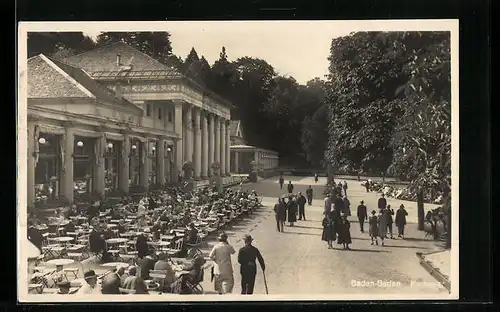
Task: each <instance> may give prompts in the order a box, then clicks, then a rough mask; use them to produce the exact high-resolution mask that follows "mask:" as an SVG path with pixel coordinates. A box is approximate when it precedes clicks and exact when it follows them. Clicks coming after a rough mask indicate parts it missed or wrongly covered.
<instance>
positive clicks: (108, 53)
mask: <svg viewBox="0 0 500 312" xmlns="http://www.w3.org/2000/svg"><path fill="white" fill-rule="evenodd" d="M118 55H120V63H121V65H124V66H131V68H130V71H137V72H142V71H159V70H160V71H167V72H171V73H172V74H179V73H178V72H177V70H176V69H174V68H172V67H169V66H167V65H165V64H163V63H161V62H160V61H158V60H156V59H154V58H152V57H151V56H149V55H147V54H145V53H143V52H141V51H139V50H138V49H136V48H134V47H132V46H130V45H128V44H126V43H122V42H117V43H112V44H108V45H105V46H102V47H100V48H96V49H94V50H91V51H87V52H83V53H80V54H77V55H73V56H70V57H67V58H65V59H63V61H64V62H65V63H67V64H70V65H73V66H75V67H79V68H83V69H84V70H85V71H86V72H88V73H89V75H91V76H93V75H94V73H96V72H120V71H123V66H119V65H118V64H117V56H118Z"/></svg>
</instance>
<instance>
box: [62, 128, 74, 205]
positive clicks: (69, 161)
mask: <svg viewBox="0 0 500 312" xmlns="http://www.w3.org/2000/svg"><path fill="white" fill-rule="evenodd" d="M62 140H64V143H63V144H64V165H63V168H61V169H63V170H64V174H63V178H62V186H63V192H64V193H63V194H64V197H65V198H66V199H67V200H68V201H69V202H70V204H71V203H73V152H74V145H75V135H74V133H73V128H71V127H66V135H65V136H63V137H62Z"/></svg>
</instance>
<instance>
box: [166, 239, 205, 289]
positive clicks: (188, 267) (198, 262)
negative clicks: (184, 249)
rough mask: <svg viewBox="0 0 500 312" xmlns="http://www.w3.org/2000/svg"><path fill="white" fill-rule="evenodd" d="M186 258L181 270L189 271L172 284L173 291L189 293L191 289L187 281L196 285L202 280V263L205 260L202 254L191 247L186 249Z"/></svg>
mask: <svg viewBox="0 0 500 312" xmlns="http://www.w3.org/2000/svg"><path fill="white" fill-rule="evenodd" d="M186 259H190V260H188V261H187V262H186V263H184V264H183V266H182V270H183V271H189V273H188V274H183V275H181V277H180V278H179V279H178V280H177V281H175V282H174V283H173V284H172V286H171V288H172V291H173V292H175V293H180V294H189V293H191V290H190V289H189V287H188V283H190V284H192V285H196V284H198V283H199V282H201V281H202V280H203V275H202V274H203V265H204V264H205V262H206V261H205V259H204V258H203V255H202V254H200V253H197V252H196V249H194V248H192V249H189V250H188V255H187V257H186Z"/></svg>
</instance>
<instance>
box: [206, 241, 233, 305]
mask: <svg viewBox="0 0 500 312" xmlns="http://www.w3.org/2000/svg"><path fill="white" fill-rule="evenodd" d="M235 253H236V251H235V250H234V248H233V246H231V245H230V244H229V243H228V241H227V234H226V233H221V234H219V243H218V244H216V245H215V246H214V247H213V249H212V251H211V252H210V255H209V257H210V259H212V260H213V261H214V267H213V270H214V275H215V278H214V289H215V291H217V292H218V293H219V294H221V295H222V294H230V293H231V292H232V291H233V286H234V276H233V264H232V262H231V255H233V254H235Z"/></svg>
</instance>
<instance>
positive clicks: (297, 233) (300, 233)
mask: <svg viewBox="0 0 500 312" xmlns="http://www.w3.org/2000/svg"><path fill="white" fill-rule="evenodd" d="M281 233H284V234H296V235H312V236H321V234H315V233H304V232H287V231H285V232H281Z"/></svg>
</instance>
